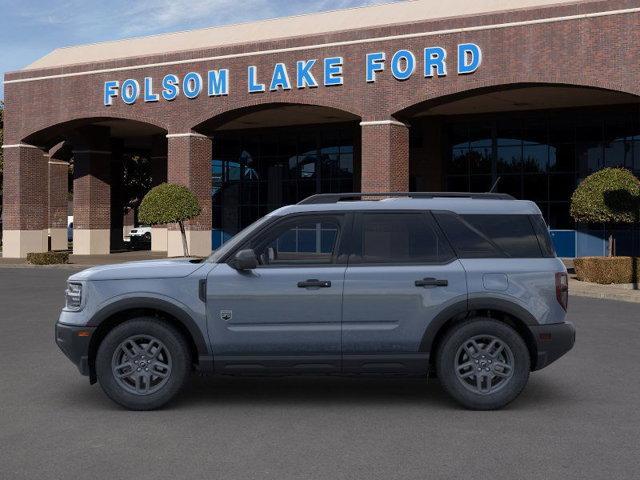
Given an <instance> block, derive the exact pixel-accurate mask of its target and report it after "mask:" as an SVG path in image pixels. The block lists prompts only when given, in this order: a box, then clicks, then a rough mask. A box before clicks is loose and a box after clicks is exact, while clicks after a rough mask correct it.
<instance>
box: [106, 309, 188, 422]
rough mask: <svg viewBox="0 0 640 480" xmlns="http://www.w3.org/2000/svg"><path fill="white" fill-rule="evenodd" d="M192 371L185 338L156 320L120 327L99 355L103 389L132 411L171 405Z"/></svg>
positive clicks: (109, 335) (151, 319)
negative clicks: (169, 403) (171, 401)
mask: <svg viewBox="0 0 640 480" xmlns="http://www.w3.org/2000/svg"><path fill="white" fill-rule="evenodd" d="M190 370H191V358H190V353H189V347H188V345H187V343H186V341H185V339H184V337H183V336H182V335H181V334H180V332H178V331H177V330H176V329H175V328H173V327H172V326H171V325H169V324H167V323H165V322H162V321H160V320H157V319H155V318H147V317H143V318H136V319H132V320H128V321H127V322H125V323H123V324H121V325H118V326H117V327H115V328H114V329H113V330H112V331H111V332H109V333H108V334H107V336H106V337H105V338H104V340H103V341H102V343H101V344H100V347H99V348H98V353H97V355H96V374H97V377H98V382H99V383H100V386H101V387H102V389H103V390H104V392H105V393H106V394H107V396H108V397H109V398H111V400H113V401H114V402H116V403H118V404H119V405H122V406H123V407H125V408H128V409H131V410H153V409H156V408H159V407H161V406H163V405H164V404H166V403H167V402H169V401H170V400H171V399H172V398H174V397H175V395H176V394H177V393H178V392H179V391H180V389H181V388H182V386H183V385H184V383H185V381H186V379H187V378H188V376H189V373H190Z"/></svg>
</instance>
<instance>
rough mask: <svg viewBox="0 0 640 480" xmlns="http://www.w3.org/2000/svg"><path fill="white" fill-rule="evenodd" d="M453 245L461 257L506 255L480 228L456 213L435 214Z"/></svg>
mask: <svg viewBox="0 0 640 480" xmlns="http://www.w3.org/2000/svg"><path fill="white" fill-rule="evenodd" d="M434 215H435V217H436V220H437V221H438V223H439V224H440V227H442V230H444V233H445V234H446V236H447V238H448V239H449V241H450V242H451V245H452V246H453V248H454V249H455V251H456V253H457V254H458V256H459V257H460V258H496V257H504V256H505V255H504V254H503V253H501V252H500V251H498V250H497V249H496V248H495V247H494V246H493V245H491V242H489V241H488V240H487V238H486V237H485V236H484V235H483V234H482V233H481V232H479V231H478V230H476V229H474V228H473V227H472V226H471V225H469V224H468V223H466V222H465V221H464V220H463V219H462V218H461V217H460V216H458V215H456V214H455V213H449V212H439V213H436V214H434Z"/></svg>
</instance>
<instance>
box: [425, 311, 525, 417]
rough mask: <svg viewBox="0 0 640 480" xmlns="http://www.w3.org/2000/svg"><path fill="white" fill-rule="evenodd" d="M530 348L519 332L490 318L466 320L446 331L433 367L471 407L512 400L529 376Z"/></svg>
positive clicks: (482, 407)
mask: <svg viewBox="0 0 640 480" xmlns="http://www.w3.org/2000/svg"><path fill="white" fill-rule="evenodd" d="M530 364H531V360H530V357H529V350H528V349H527V346H526V344H525V343H524V341H523V339H522V338H521V337H520V335H519V334H518V332H516V331H515V330H514V329H513V328H511V327H510V326H509V325H506V324H505V323H502V322H499V321H497V320H493V319H489V318H475V319H472V320H469V321H466V322H464V323H462V324H460V325H458V326H456V327H454V328H453V329H452V330H451V331H449V332H448V333H447V335H446V336H445V338H444V339H443V341H442V344H441V346H440V348H439V350H438V354H437V359H436V368H437V372H438V378H439V379H440V382H441V383H442V385H443V387H444V389H445V390H446V391H447V392H448V393H449V394H450V395H451V396H452V397H453V398H454V399H455V400H457V401H458V402H459V403H460V404H462V405H463V406H465V407H467V408H470V409H473V410H494V409H498V408H502V407H504V406H505V405H507V404H508V403H509V402H511V401H513V400H514V399H515V398H516V397H517V396H518V395H519V394H520V392H522V390H523V389H524V387H525V385H526V384H527V381H528V379H529V371H530Z"/></svg>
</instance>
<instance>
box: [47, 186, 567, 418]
mask: <svg viewBox="0 0 640 480" xmlns="http://www.w3.org/2000/svg"><path fill="white" fill-rule="evenodd" d="M567 297H568V284H567V273H566V269H565V266H564V264H563V263H562V261H560V260H559V259H558V258H557V257H556V255H555V253H554V250H553V247H552V244H551V240H550V238H549V234H548V231H547V227H546V225H545V222H544V220H543V218H542V216H541V214H540V210H538V208H537V206H536V205H535V204H534V203H532V202H529V201H521V200H514V199H513V198H511V197H509V196H507V195H502V194H452V193H447V194H444V193H443V194H429V193H393V194H389V193H384V194H370V193H366V194H363V193H357V194H326V195H315V196H312V197H309V198H307V199H306V200H303V201H302V202H300V203H299V204H297V205H290V206H286V207H283V208H280V209H279V210H276V211H274V212H272V213H270V214H269V215H267V216H266V217H263V218H261V219H260V220H258V221H257V222H255V223H253V224H252V225H250V226H249V227H247V228H246V229H244V230H243V231H242V232H240V233H238V234H237V235H236V236H235V237H233V238H232V239H231V240H230V241H228V242H227V243H225V244H224V245H223V246H222V247H221V248H220V249H218V250H216V251H214V252H213V254H212V255H211V256H210V257H209V258H207V259H204V260H203V259H167V260H159V261H145V262H133V263H128V264H120V265H110V266H102V267H94V268H90V269H88V270H84V271H82V272H80V273H77V274H75V275H72V276H71V277H70V278H69V281H68V285H67V290H66V305H65V307H64V309H63V310H62V313H61V315H60V319H59V321H58V323H57V325H56V341H57V343H58V345H59V346H60V348H61V349H62V350H63V352H64V353H65V354H66V355H67V356H68V357H69V358H70V359H71V361H73V362H74V363H75V364H76V365H77V366H78V368H79V370H80V372H81V373H82V374H83V375H88V376H89V379H90V382H91V383H92V384H93V383H95V382H96V381H98V382H99V383H100V385H101V386H102V388H103V390H104V392H105V393H106V394H107V395H108V396H109V397H110V398H111V399H112V400H114V401H115V402H117V403H118V404H120V405H123V406H124V407H127V408H129V409H133V410H149V409H154V408H158V407H160V406H162V405H164V404H165V403H166V402H168V401H169V400H170V399H172V398H173V397H174V396H175V395H176V394H177V393H178V391H179V390H180V389H181V388H182V386H183V385H184V384H185V381H186V380H187V379H188V377H189V375H190V373H191V372H192V371H193V370H197V371H200V372H210V373H214V374H227V375H247V374H249V375H268V374H277V375H282V374H294V375H298V374H312V375H319V374H342V375H352V374H367V375H370V374H378V375H415V376H421V377H424V378H426V377H427V376H428V375H432V376H437V378H438V379H439V381H440V383H441V384H442V386H443V387H444V388H445V390H446V391H447V392H448V393H449V394H450V395H451V396H452V397H453V398H454V399H455V400H457V401H458V402H459V403H461V404H462V405H464V406H465V407H467V408H471V409H479V410H485V409H496V408H500V407H503V406H504V405H506V404H508V403H509V402H511V401H512V400H513V399H515V398H516V397H517V396H518V395H519V394H520V392H521V391H522V389H523V388H524V387H525V385H526V383H527V380H528V378H529V372H531V371H533V370H539V369H541V368H543V367H545V366H547V365H549V364H550V363H551V362H553V361H554V360H556V359H558V358H559V357H560V356H562V355H563V354H564V353H566V352H567V351H568V350H570V349H571V348H572V346H573V344H574V340H575V330H574V328H573V325H572V324H571V323H568V322H566V321H565V316H566V309H567Z"/></svg>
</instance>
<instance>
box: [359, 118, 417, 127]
mask: <svg viewBox="0 0 640 480" xmlns="http://www.w3.org/2000/svg"><path fill="white" fill-rule="evenodd" d="M370 125H397V126H398V127H407V128H409V125H407V124H406V123H402V122H399V121H397V120H371V121H368V122H360V126H361V127H368V126H370Z"/></svg>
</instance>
